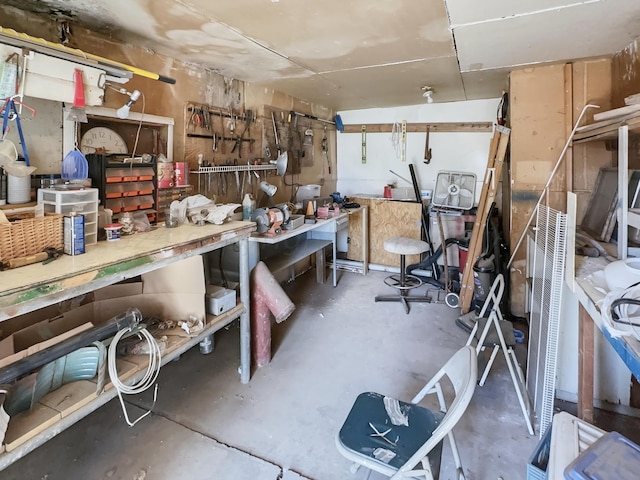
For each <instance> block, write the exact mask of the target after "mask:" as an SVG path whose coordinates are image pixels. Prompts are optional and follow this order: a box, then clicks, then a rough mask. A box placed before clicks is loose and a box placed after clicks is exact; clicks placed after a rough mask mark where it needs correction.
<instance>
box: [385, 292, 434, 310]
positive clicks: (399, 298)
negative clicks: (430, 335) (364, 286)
mask: <svg viewBox="0 0 640 480" xmlns="http://www.w3.org/2000/svg"><path fill="white" fill-rule="evenodd" d="M375 301H376V302H402V304H403V305H404V311H405V313H407V314H409V302H421V303H431V297H426V296H425V297H410V296H408V295H402V294H400V295H376V298H375Z"/></svg>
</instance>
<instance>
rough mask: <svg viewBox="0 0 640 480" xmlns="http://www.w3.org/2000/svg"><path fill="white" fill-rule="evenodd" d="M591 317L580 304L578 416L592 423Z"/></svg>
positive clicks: (592, 330) (592, 328)
mask: <svg viewBox="0 0 640 480" xmlns="http://www.w3.org/2000/svg"><path fill="white" fill-rule="evenodd" d="M594 339H595V337H594V325H593V319H592V318H591V316H590V315H589V313H588V312H587V311H586V310H585V309H584V307H583V306H582V305H579V313H578V418H580V419H582V420H584V421H585V422H589V423H593V351H594Z"/></svg>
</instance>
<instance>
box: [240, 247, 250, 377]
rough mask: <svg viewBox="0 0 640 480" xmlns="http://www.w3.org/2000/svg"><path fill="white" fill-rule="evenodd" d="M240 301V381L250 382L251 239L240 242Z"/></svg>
mask: <svg viewBox="0 0 640 480" xmlns="http://www.w3.org/2000/svg"><path fill="white" fill-rule="evenodd" d="M238 243H239V253H238V256H239V259H238V261H239V266H238V268H239V270H240V272H239V273H240V301H241V302H242V304H243V305H244V312H243V313H242V314H241V315H240V382H241V383H243V384H246V383H249V380H250V378H251V321H250V318H251V317H250V314H251V306H250V305H249V304H250V302H249V240H248V239H247V238H243V239H242V240H240V241H239V242H238Z"/></svg>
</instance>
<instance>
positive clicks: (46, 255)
mask: <svg viewBox="0 0 640 480" xmlns="http://www.w3.org/2000/svg"><path fill="white" fill-rule="evenodd" d="M61 253H62V252H60V250H56V249H55V248H53V247H47V248H45V249H44V250H43V251H42V252H38V253H36V254H34V255H27V256H25V257H18V258H11V259H9V260H8V261H7V262H6V263H5V264H4V265H3V267H4V268H5V269H9V268H18V267H24V266H26V265H31V264H32V263H38V262H42V263H43V265H45V264H47V263H50V262H52V261H53V260H55V259H56V258H58V257H59V256H60V255H61Z"/></svg>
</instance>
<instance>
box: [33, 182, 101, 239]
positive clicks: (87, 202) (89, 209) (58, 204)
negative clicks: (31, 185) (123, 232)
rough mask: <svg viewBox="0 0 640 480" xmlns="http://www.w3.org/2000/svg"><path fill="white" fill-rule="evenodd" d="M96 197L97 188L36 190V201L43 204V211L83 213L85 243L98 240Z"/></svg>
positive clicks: (63, 213) (97, 193)
mask: <svg viewBox="0 0 640 480" xmlns="http://www.w3.org/2000/svg"><path fill="white" fill-rule="evenodd" d="M98 199H99V192H98V189H97V188H85V189H82V190H67V189H54V188H40V189H39V190H38V203H39V204H42V205H44V211H45V212H54V213H60V214H62V215H69V214H71V213H72V212H75V213H77V214H79V215H84V241H85V245H91V244H93V243H96V242H97V241H98Z"/></svg>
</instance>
